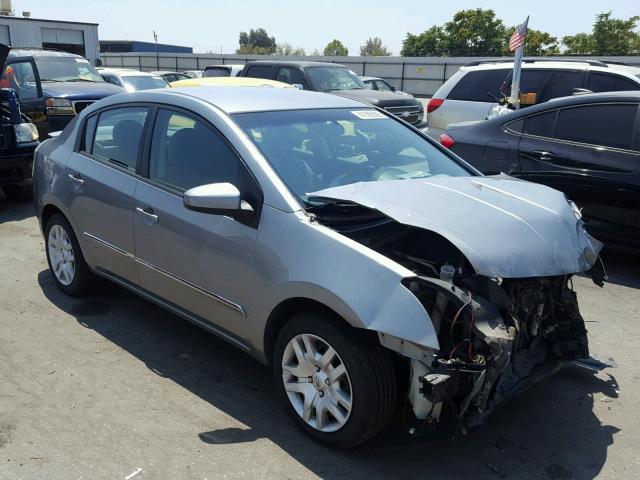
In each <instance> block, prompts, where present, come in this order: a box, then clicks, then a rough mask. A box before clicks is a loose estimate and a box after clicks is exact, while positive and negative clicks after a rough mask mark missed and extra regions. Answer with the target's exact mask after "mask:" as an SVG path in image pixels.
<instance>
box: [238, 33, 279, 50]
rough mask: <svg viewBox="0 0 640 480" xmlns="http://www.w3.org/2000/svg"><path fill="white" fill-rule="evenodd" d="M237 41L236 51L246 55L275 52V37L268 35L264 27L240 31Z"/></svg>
mask: <svg viewBox="0 0 640 480" xmlns="http://www.w3.org/2000/svg"><path fill="white" fill-rule="evenodd" d="M238 43H239V44H240V47H239V48H238V49H237V50H236V53H242V54H247V55H273V54H274V53H275V52H276V39H275V37H270V36H269V34H268V33H267V31H266V30H265V29H264V28H257V29H255V30H254V29H253V28H252V29H251V30H249V33H247V32H240V38H239V41H238Z"/></svg>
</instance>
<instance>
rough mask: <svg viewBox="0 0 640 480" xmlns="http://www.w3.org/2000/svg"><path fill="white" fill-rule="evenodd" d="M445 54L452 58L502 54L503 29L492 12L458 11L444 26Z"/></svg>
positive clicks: (500, 21)
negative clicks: (452, 56)
mask: <svg viewBox="0 0 640 480" xmlns="http://www.w3.org/2000/svg"><path fill="white" fill-rule="evenodd" d="M444 31H445V33H446V43H447V53H448V54H449V55H454V56H470V57H471V56H474V57H483V56H498V55H501V54H502V46H503V43H504V36H505V27H504V24H503V23H502V20H500V19H499V18H496V13H495V12H494V11H493V10H490V9H488V10H485V9H482V8H476V9H470V10H460V11H459V12H457V13H456V14H455V15H454V16H453V19H452V20H451V21H450V22H447V23H446V24H445V25H444Z"/></svg>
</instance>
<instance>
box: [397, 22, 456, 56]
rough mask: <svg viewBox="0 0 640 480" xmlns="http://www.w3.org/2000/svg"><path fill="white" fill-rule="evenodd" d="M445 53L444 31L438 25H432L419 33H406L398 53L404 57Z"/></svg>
mask: <svg viewBox="0 0 640 480" xmlns="http://www.w3.org/2000/svg"><path fill="white" fill-rule="evenodd" d="M446 54H447V39H446V33H445V31H444V29H443V28H442V27H438V26H433V27H431V28H430V29H429V30H426V31H424V32H422V33H421V34H419V35H413V34H411V33H407V36H406V38H405V39H404V40H403V41H402V51H401V52H400V55H403V56H405V57H441V56H445V55H446Z"/></svg>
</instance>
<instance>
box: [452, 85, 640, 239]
mask: <svg viewBox="0 0 640 480" xmlns="http://www.w3.org/2000/svg"><path fill="white" fill-rule="evenodd" d="M639 105H640V92H613V93H598V94H586V95H576V96H573V97H567V98H559V99H555V100H551V101H549V102H546V103H544V104H540V105H537V106H534V107H530V108H526V109H521V110H519V111H517V112H513V113H509V114H507V115H503V116H499V117H496V118H493V119H491V120H486V121H479V122H472V123H468V124H464V123H463V124H452V125H449V128H447V130H446V132H445V134H444V135H441V137H440V141H441V143H442V144H443V145H445V146H447V147H448V148H450V149H451V150H452V151H453V152H455V153H457V154H458V155H460V156H461V157H462V158H464V159H465V160H466V161H467V162H469V163H471V164H472V165H473V166H474V167H476V168H477V169H479V170H481V171H482V172H484V173H486V174H488V175H492V174H497V173H499V172H505V173H508V174H509V175H512V176H515V177H518V178H521V179H524V180H529V181H532V182H537V183H542V184H544V185H548V186H550V187H553V188H555V189H557V190H560V191H562V192H564V193H566V194H567V196H568V197H569V198H570V199H571V200H573V201H575V202H576V203H577V205H578V206H579V207H580V209H581V211H582V215H583V217H584V219H585V221H586V224H587V228H588V230H589V231H590V232H591V233H592V234H593V235H595V236H597V237H598V238H599V239H602V240H604V241H605V242H606V243H609V244H612V245H621V246H625V247H630V248H633V249H636V250H640V121H639V120H638V119H639V118H640V109H639V107H638V106H639Z"/></svg>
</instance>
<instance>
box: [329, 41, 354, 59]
mask: <svg viewBox="0 0 640 480" xmlns="http://www.w3.org/2000/svg"><path fill="white" fill-rule="evenodd" d="M324 54H325V55H326V56H327V57H346V56H347V55H349V50H348V49H347V47H345V46H344V45H343V44H342V42H341V41H340V40H337V39H333V40H331V41H330V42H329V43H327V46H326V47H324Z"/></svg>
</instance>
